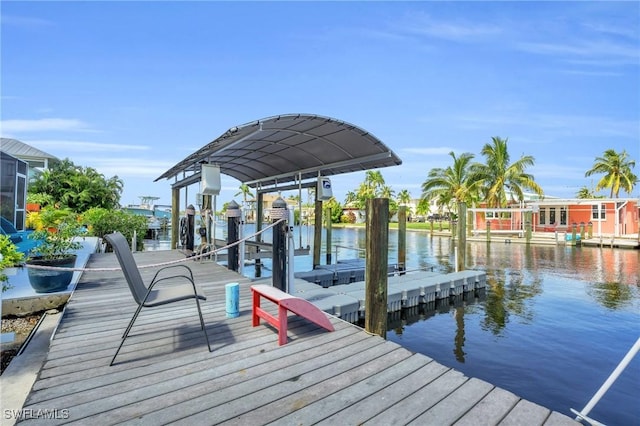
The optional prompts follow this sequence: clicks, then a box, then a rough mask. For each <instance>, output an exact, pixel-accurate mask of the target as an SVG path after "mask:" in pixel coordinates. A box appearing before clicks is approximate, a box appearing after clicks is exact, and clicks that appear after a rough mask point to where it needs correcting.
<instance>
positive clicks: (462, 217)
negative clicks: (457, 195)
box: [456, 202, 467, 271]
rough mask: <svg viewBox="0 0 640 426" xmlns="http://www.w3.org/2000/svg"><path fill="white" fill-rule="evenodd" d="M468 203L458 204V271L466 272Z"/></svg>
mask: <svg viewBox="0 0 640 426" xmlns="http://www.w3.org/2000/svg"><path fill="white" fill-rule="evenodd" d="M466 218H467V203H465V202H459V203H458V225H457V226H458V245H457V247H456V250H458V256H457V260H458V261H457V265H456V270H458V271H464V270H465V268H466V264H467V230H466V228H467V220H466Z"/></svg>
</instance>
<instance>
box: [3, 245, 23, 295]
mask: <svg viewBox="0 0 640 426" xmlns="http://www.w3.org/2000/svg"><path fill="white" fill-rule="evenodd" d="M23 257H24V254H23V253H21V252H19V251H18V248H17V247H16V245H15V244H13V243H12V242H11V239H9V237H7V236H6V235H1V234H0V283H1V284H2V292H3V293H4V292H5V291H7V290H8V289H9V288H11V286H9V284H8V281H9V277H8V276H7V275H9V270H10V269H11V268H15V267H16V266H19V265H20V262H21V261H22V259H23Z"/></svg>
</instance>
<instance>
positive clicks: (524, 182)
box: [474, 136, 544, 207]
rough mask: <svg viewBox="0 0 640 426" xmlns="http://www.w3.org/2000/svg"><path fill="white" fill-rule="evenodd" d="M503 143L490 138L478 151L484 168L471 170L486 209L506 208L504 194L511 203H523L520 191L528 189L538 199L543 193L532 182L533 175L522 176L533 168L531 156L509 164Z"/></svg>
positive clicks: (505, 146)
mask: <svg viewBox="0 0 640 426" xmlns="http://www.w3.org/2000/svg"><path fill="white" fill-rule="evenodd" d="M507 142H508V138H507V139H501V138H500V137H497V136H494V137H492V138H491V143H487V144H485V145H484V147H482V151H481V153H482V155H483V156H484V157H485V160H486V164H478V165H476V166H474V171H475V172H476V173H477V177H478V178H479V179H480V180H481V181H482V183H483V192H484V196H485V201H486V203H487V206H489V207H506V205H507V191H508V192H509V193H510V199H511V200H512V201H522V200H524V192H523V191H524V190H525V189H529V190H532V191H533V192H535V193H536V194H538V195H539V196H542V195H543V194H544V191H543V190H542V188H541V187H540V186H539V185H538V184H537V183H536V182H535V180H534V178H533V175H531V174H528V173H526V172H525V170H526V168H527V167H528V166H533V165H534V164H535V159H534V158H533V157H532V156H531V155H523V156H522V157H520V159H519V160H517V161H516V162H514V163H510V156H509V151H508V149H507Z"/></svg>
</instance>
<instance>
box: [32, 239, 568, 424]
mask: <svg viewBox="0 0 640 426" xmlns="http://www.w3.org/2000/svg"><path fill="white" fill-rule="evenodd" d="M136 257H137V261H138V264H139V265H147V264H150V263H159V262H165V261H169V260H174V259H178V258H181V257H182V255H181V254H180V253H179V252H176V251H159V252H144V253H136ZM187 264H188V265H189V266H190V267H191V268H192V269H193V271H194V275H195V277H196V280H197V281H198V282H199V283H200V284H201V286H202V287H203V288H204V290H205V292H206V293H207V297H208V299H207V301H206V302H205V303H203V304H202V307H203V315H204V318H205V322H206V324H207V333H208V335H209V338H210V340H211V343H212V346H213V348H214V351H213V352H212V353H210V352H209V351H208V350H207V346H206V343H205V340H204V336H203V334H202V331H201V330H200V327H199V322H198V316H197V313H196V309H195V302H194V301H185V302H182V303H179V304H173V305H167V306H163V307H157V308H153V309H143V311H142V313H141V315H140V316H139V317H138V320H137V321H136V325H135V326H134V328H133V331H132V335H131V336H130V337H129V338H128V339H127V341H126V342H125V345H124V347H123V349H122V350H121V351H120V354H119V355H118V358H117V360H116V362H117V364H116V365H114V366H112V367H109V361H110V359H111V357H112V356H113V353H114V352H115V350H116V348H117V345H118V344H119V340H120V336H121V334H122V332H123V331H124V328H125V327H126V325H127V323H128V321H129V320H130V318H131V316H132V315H133V312H134V310H135V308H136V305H135V303H134V302H133V299H132V298H131V295H130V294H129V290H128V288H127V286H126V283H125V281H124V277H123V275H122V273H121V272H119V271H118V272H114V271H104V272H85V273H84V274H83V276H82V278H81V280H80V283H79V285H78V287H77V290H76V291H75V293H74V294H73V296H72V298H71V299H70V301H69V302H68V304H67V307H66V309H65V312H64V315H63V317H62V320H61V322H60V325H59V327H58V329H57V332H56V333H55V335H54V337H53V339H52V341H51V346H50V351H49V354H48V357H47V359H46V361H45V363H44V365H43V367H42V369H41V371H40V374H39V377H38V380H37V381H36V383H35V384H34V386H33V388H32V390H31V392H30V394H29V396H28V398H27V401H26V402H25V405H24V408H25V409H28V410H30V413H37V410H53V409H57V410H63V409H66V410H68V416H69V417H68V418H62V417H65V416H58V417H59V418H57V419H46V420H44V419H42V418H37V419H31V420H25V421H26V422H29V421H37V422H39V423H45V424H64V423H78V424H91V425H92V426H97V425H108V424H118V423H128V424H142V425H158V424H167V423H171V424H185V425H187V424H188V425H190V426H193V425H200V424H227V425H259V424H276V425H293V424H295V425H308V424H324V425H333V424H340V425H359V424H372V425H390V424H394V425H395V424H416V425H425V424H437V425H442V424H459V425H477V424H486V425H496V424H504V425H508V424H551V425H564V424H576V423H575V422H573V420H571V419H570V418H569V417H567V416H563V415H561V414H559V413H552V412H550V410H548V409H546V408H544V407H541V406H539V405H536V404H533V403H531V402H529V401H525V400H522V399H520V398H519V397H517V396H516V395H514V394H512V393H510V392H507V391H505V390H502V389H499V388H496V387H494V386H493V385H491V384H489V383H487V382H484V381H482V380H478V379H475V378H468V377H465V376H464V375H463V374H461V373H459V372H457V371H455V370H452V369H450V368H448V367H445V366H443V365H440V364H438V363H437V362H435V361H433V360H432V359H430V358H428V357H426V356H423V355H420V354H414V353H411V352H410V351H408V350H406V349H404V348H402V347H400V346H398V345H396V344H395V343H392V342H388V341H385V340H384V339H382V338H380V337H377V336H371V335H369V334H367V333H366V332H364V331H363V330H362V329H360V328H358V327H357V326H354V325H351V324H348V323H346V322H344V321H342V320H340V319H338V318H334V317H332V318H331V321H332V323H333V324H334V327H335V328H336V331H335V332H332V333H328V332H326V331H324V330H322V329H320V328H319V327H317V326H316V325H314V324H312V323H310V322H309V321H307V320H305V319H302V318H299V317H296V316H290V318H289V333H288V335H289V343H288V344H286V345H284V346H278V344H277V333H276V332H275V330H274V329H273V328H272V327H271V326H268V325H265V324H264V323H262V324H261V325H260V326H258V327H251V316H250V314H251V295H250V290H249V288H250V285H251V282H250V280H249V279H247V278H245V277H242V276H240V275H239V274H236V273H234V272H231V271H228V270H227V269H226V268H224V267H222V266H219V265H216V264H214V263H211V262H203V263H200V262H193V261H189V262H188V263H187ZM114 266H116V260H115V257H114V256H113V255H112V254H96V255H93V256H92V258H91V259H90V261H89V264H88V267H90V268H110V267H114ZM141 271H142V275H143V278H145V279H146V280H147V281H148V280H150V279H151V277H152V275H153V273H154V272H155V269H141ZM229 282H238V283H240V312H241V315H240V317H238V318H233V319H228V318H226V313H225V288H224V285H225V284H227V283H229ZM264 305H265V306H264V307H269V305H270V304H268V303H267V304H264ZM274 312H275V310H274Z"/></svg>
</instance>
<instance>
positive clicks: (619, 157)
mask: <svg viewBox="0 0 640 426" xmlns="http://www.w3.org/2000/svg"><path fill="white" fill-rule="evenodd" d="M628 157H629V154H627V151H625V150H622V152H620V153H618V152H616V151H615V150H613V149H607V150H606V151H605V152H604V155H603V156H602V157H596V160H595V162H594V163H593V167H592V168H591V169H589V170H587V172H586V173H585V174H584V175H585V176H591V175H593V174H600V173H604V176H603V177H602V179H600V180H599V181H598V183H597V184H596V188H595V189H596V191H599V190H601V189H604V188H611V195H610V197H611V198H614V197H615V198H618V194H619V193H620V190H621V189H623V190H625V191H626V192H628V193H629V194H630V193H631V192H632V191H633V188H634V187H635V186H636V183H638V176H636V175H635V174H633V172H632V171H631V169H633V168H634V167H635V166H636V162H635V160H631V159H629V158H628Z"/></svg>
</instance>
